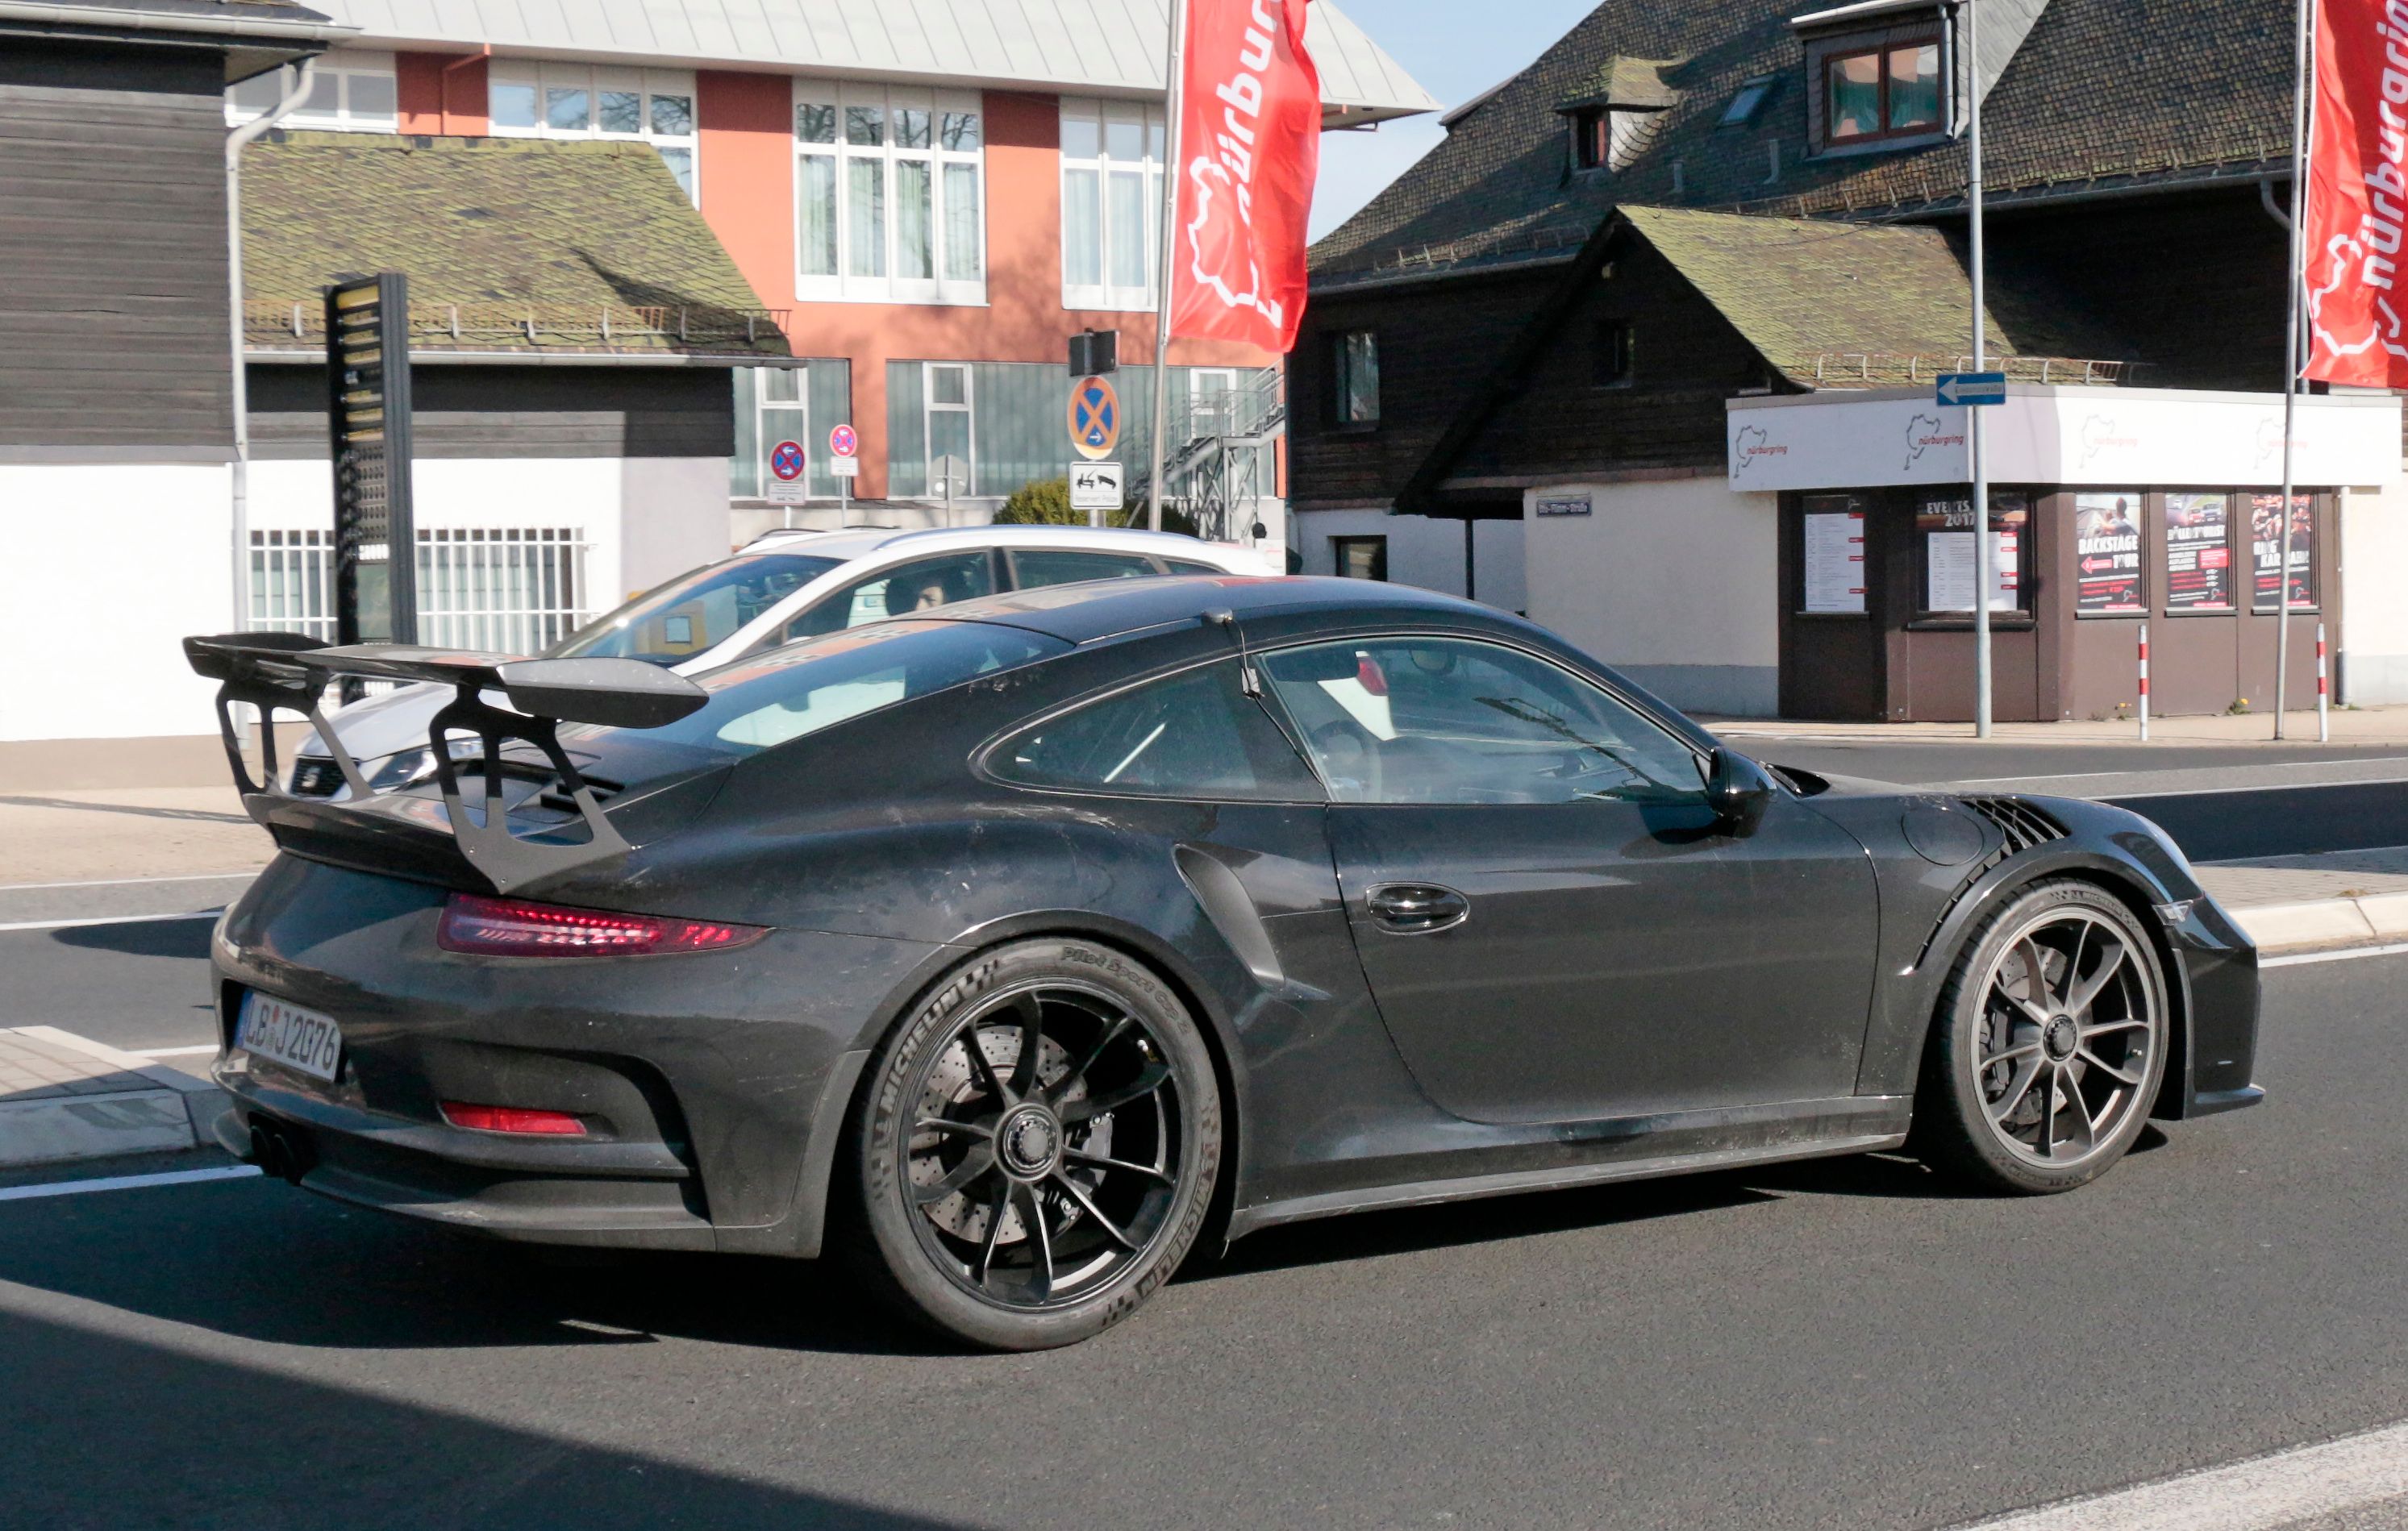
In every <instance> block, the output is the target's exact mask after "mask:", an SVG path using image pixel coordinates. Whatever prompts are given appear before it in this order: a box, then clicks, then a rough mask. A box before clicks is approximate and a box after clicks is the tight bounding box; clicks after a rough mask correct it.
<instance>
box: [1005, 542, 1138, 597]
mask: <svg viewBox="0 0 2408 1531" xmlns="http://www.w3.org/2000/svg"><path fill="white" fill-rule="evenodd" d="M1152 573H1154V560H1153V559H1151V558H1140V557H1138V556H1136V555H1134V554H1130V553H1103V552H1072V551H1043V550H1031V551H1025V552H1024V551H1014V552H1013V553H1012V555H1011V582H1012V583H1013V584H1015V585H1017V586H1019V587H1020V588H1021V589H1023V590H1034V589H1036V588H1037V587H1038V586H1039V585H1075V584H1077V583H1078V582H1079V581H1080V580H1082V579H1142V578H1144V577H1145V576H1147V575H1149V574H1152Z"/></svg>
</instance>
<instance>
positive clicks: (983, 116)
mask: <svg viewBox="0 0 2408 1531" xmlns="http://www.w3.org/2000/svg"><path fill="white" fill-rule="evenodd" d="M806 106H815V107H834V108H835V111H836V124H837V126H836V142H834V143H832V144H829V143H813V142H810V141H809V140H807V139H805V138H804V137H803V136H802V133H801V131H800V127H801V124H800V122H799V121H798V119H799V115H800V112H801V109H802V108H803V107H806ZM793 107H794V115H793V116H792V117H790V119H789V121H790V123H791V124H792V126H791V127H790V129H789V131H790V132H791V133H792V134H793V138H794V149H795V164H794V169H793V187H794V201H795V224H794V235H795V296H796V298H797V299H799V300H801V301H803V302H806V303H912V304H927V305H931V306H936V307H941V308H983V307H985V305H986V301H987V236H986V228H987V216H988V215H987V177H986V136H987V128H988V121H987V112H986V98H985V97H984V96H983V95H982V93H979V92H977V91H936V90H914V89H910V88H908V87H901V86H897V87H894V88H889V87H886V86H883V85H877V84H865V83H862V82H859V81H853V80H825V79H796V81H795V84H794V93H793ZM854 108H859V109H863V110H875V111H877V112H878V113H880V122H881V123H882V128H881V132H880V141H879V142H878V143H877V144H875V145H871V144H855V143H853V142H850V141H849V139H850V137H851V135H850V134H848V133H847V132H846V114H847V112H848V111H850V110H852V109H854ZM901 111H918V112H925V113H927V116H928V145H927V147H926V148H925V149H921V148H906V147H904V146H902V145H900V144H897V143H896V130H895V124H896V113H898V112H901ZM949 112H950V113H968V114H969V115H971V116H973V117H975V118H976V119H977V122H978V136H979V143H978V147H977V148H975V149H966V150H964V149H947V148H945V147H944V120H945V116H946V114H947V113H949ZM813 163H816V164H821V165H827V166H830V167H831V168H832V169H833V171H834V178H835V182H836V270H835V271H834V272H823V271H811V270H808V269H806V265H807V262H806V259H805V252H804V242H803V223H802V221H803V215H804V212H805V203H804V193H803V174H804V166H805V165H807V164H813ZM905 163H910V164H925V165H927V167H928V254H929V260H928V268H929V269H928V275H927V276H925V277H906V276H904V275H903V273H902V260H901V256H902V253H903V247H902V242H901V239H900V236H899V235H898V232H897V231H898V226H899V224H900V222H901V217H900V211H901V207H900V203H899V201H898V199H897V196H896V189H897V187H898V185H899V183H900V177H899V176H898V174H897V173H896V166H897V165H899V164H905ZM855 165H877V166H878V167H879V171H878V173H879V174H880V175H881V176H882V177H883V178H884V180H883V184H884V187H885V196H884V207H885V213H884V217H883V220H882V225H881V227H880V228H879V229H878V231H877V241H878V242H877V246H876V248H877V250H879V251H880V253H881V254H882V257H883V259H882V262H881V269H880V270H879V271H878V272H877V273H875V274H867V273H863V274H856V273H854V272H853V269H852V266H853V261H852V254H853V239H854V235H855V229H854V226H853V196H852V182H853V166H855ZM964 167H967V168H968V170H969V171H970V172H971V174H972V175H973V176H974V177H975V178H976V180H975V184H976V186H977V189H978V214H977V219H976V222H977V228H976V231H975V238H974V240H973V242H972V247H971V248H972V250H973V251H974V252H975V258H976V261H977V266H978V269H977V274H976V275H975V276H969V277H964V276H957V275H954V274H953V273H952V272H951V271H950V270H949V269H948V266H947V263H946V254H947V250H946V245H947V236H948V235H949V234H951V233H952V232H953V230H952V228H951V220H952V214H951V213H950V212H949V211H948V210H947V207H946V194H945V180H946V172H947V171H948V170H949V169H957V168H964Z"/></svg>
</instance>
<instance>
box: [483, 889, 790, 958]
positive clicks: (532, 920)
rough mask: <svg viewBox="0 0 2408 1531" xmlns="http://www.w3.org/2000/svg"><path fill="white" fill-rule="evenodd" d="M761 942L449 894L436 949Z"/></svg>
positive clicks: (607, 949) (727, 931)
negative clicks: (449, 900) (449, 899)
mask: <svg viewBox="0 0 2408 1531" xmlns="http://www.w3.org/2000/svg"><path fill="white" fill-rule="evenodd" d="M767 934H768V932H767V930H764V929H763V928H762V927H760V926H759V925H738V924H731V923H725V922H722V921H710V920H680V919H677V918H675V917H673V916H667V915H655V914H621V913H618V912H617V911H615V910H611V909H567V908H564V907H563V906H561V905H558V904H538V903H536V902H535V901H534V900H532V899H526V898H487V897H484V896H483V895H481V894H452V901H451V902H450V903H448V904H446V905H445V906H444V907H443V920H442V923H441V924H439V925H438V926H437V928H436V932H435V943H436V945H437V946H439V947H441V948H442V949H443V950H444V951H446V952H465V953H467V954H469V955H472V956H486V957H608V956H625V957H645V956H654V955H658V954H661V953H664V952H727V951H733V950H734V949H735V948H737V947H739V946H750V945H752V944H753V942H754V941H757V940H759V939H760V938H761V937H764V936H766V935H767Z"/></svg>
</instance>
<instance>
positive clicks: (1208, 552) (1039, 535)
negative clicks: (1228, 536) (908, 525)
mask: <svg viewBox="0 0 2408 1531" xmlns="http://www.w3.org/2000/svg"><path fill="white" fill-rule="evenodd" d="M1011 547H1045V548H1092V549H1094V550H1096V551H1098V552H1106V551H1110V552H1139V553H1151V554H1154V555H1155V556H1157V557H1161V558H1189V559H1194V560H1197V562H1199V563H1207V564H1228V563H1230V562H1232V561H1236V562H1238V563H1239V564H1240V565H1241V566H1242V565H1244V564H1245V562H1246V561H1248V560H1250V559H1253V558H1254V557H1256V556H1257V555H1255V554H1254V553H1253V552H1252V551H1250V550H1247V549H1243V548H1238V547H1234V546H1231V545H1229V544H1226V543H1219V542H1205V541H1201V540H1199V539H1197V538H1196V537H1182V536H1180V535H1179V534H1177V533H1175V532H1140V531H1136V530H1132V529H1126V528H1121V527H1111V526H1019V525H1003V526H993V525H990V526H951V527H947V526H938V527H930V528H927V529H925V530H922V531H910V532H906V531H897V530H896V529H894V528H892V527H860V528H855V529H853V530H849V531H841V532H810V531H802V530H794V531H788V530H785V529H782V528H781V529H780V530H777V531H773V532H764V533H763V534H762V535H761V536H759V537H754V538H753V540H752V541H750V542H748V543H746V544H745V545H744V547H743V550H742V551H743V552H748V553H750V552H767V551H771V550H773V549H775V550H781V551H789V552H809V553H810V554H811V556H813V557H814V558H840V559H843V560H845V561H846V562H848V563H850V562H851V561H852V560H853V559H856V558H867V557H868V556H869V555H870V554H872V553H875V552H886V551H894V552H906V551H909V552H945V551H950V550H952V549H955V548H1011ZM739 556H740V554H739Z"/></svg>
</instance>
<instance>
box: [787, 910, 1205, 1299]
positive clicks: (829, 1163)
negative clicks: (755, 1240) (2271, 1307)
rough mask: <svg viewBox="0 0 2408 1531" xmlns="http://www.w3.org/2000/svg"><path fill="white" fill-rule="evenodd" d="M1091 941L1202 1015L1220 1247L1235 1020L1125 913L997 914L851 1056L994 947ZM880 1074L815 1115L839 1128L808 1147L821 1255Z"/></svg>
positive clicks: (807, 1193) (876, 1019)
mask: <svg viewBox="0 0 2408 1531" xmlns="http://www.w3.org/2000/svg"><path fill="white" fill-rule="evenodd" d="M1048 939H1053V940H1078V941H1091V942H1094V943H1095V944H1097V945H1099V946H1107V947H1110V948H1111V949H1112V950H1114V951H1116V952H1120V953H1121V954H1122V955H1123V956H1125V957H1128V958H1129V959H1131V960H1132V961H1135V962H1138V963H1140V964H1142V965H1143V966H1145V967H1146V968H1147V969H1148V970H1149V971H1151V972H1152V973H1153V974H1154V976H1155V977H1156V978H1157V979H1159V980H1161V981H1162V982H1163V983H1164V984H1166V985H1167V986H1168V988H1169V989H1170V992H1171V993H1172V994H1174V995H1176V996H1177V997H1178V999H1179V1002H1180V1003H1181V1004H1183V1005H1184V1006H1186V1007H1187V1009H1188V1013H1189V1014H1191V1015H1193V1016H1195V1017H1196V1018H1197V1032H1198V1033H1199V1034H1200V1035H1201V1036H1202V1037H1203V1038H1204V1049H1205V1052H1207V1053H1208V1054H1210V1056H1211V1060H1212V1072H1213V1085H1214V1088H1215V1090H1216V1091H1217V1092H1218V1094H1219V1095H1220V1097H1221V1164H1220V1170H1219V1173H1218V1175H1217V1176H1216V1178H1215V1180H1214V1184H1213V1187H1212V1199H1211V1203H1210V1204H1208V1206H1207V1208H1206V1210H1205V1217H1204V1223H1203V1227H1202V1229H1201V1230H1200V1231H1199V1232H1198V1233H1197V1239H1196V1246H1195V1247H1196V1249H1197V1250H1198V1251H1201V1250H1204V1249H1206V1248H1208V1247H1210V1248H1211V1249H1214V1250H1218V1249H1220V1248H1222V1247H1224V1246H1225V1245H1226V1241H1227V1240H1226V1230H1227V1228H1228V1224H1229V1217H1230V1214H1231V1212H1232V1211H1233V1210H1234V1209H1235V1207H1236V1205H1237V1186H1238V1180H1239V1169H1240V1166H1241V1165H1242V1164H1243V1162H1244V1154H1243V1142H1244V1135H1245V1130H1246V1123H1245V1116H1244V1110H1243V1099H1244V1091H1243V1089H1242V1087H1241V1081H1242V1080H1243V1077H1244V1071H1243V1066H1242V1065H1241V1063H1240V1056H1241V1055H1240V1052H1239V1051H1238V1048H1237V1045H1236V1039H1235V1036H1234V1027H1233V1026H1232V1023H1231V1021H1230V1017H1229V1014H1228V1011H1227V1009H1226V1005H1225V1003H1224V1002H1223V1000H1222V999H1221V997H1220V996H1219V995H1218V994H1215V992H1214V991H1213V989H1212V988H1211V985H1210V984H1209V983H1208V982H1206V981H1205V980H1204V979H1203V976H1202V975H1201V974H1200V973H1198V972H1197V971H1196V969H1195V967H1194V966H1193V964H1191V963H1189V962H1187V961H1186V960H1185V959H1183V957H1182V956H1181V955H1180V954H1179V953H1178V952H1176V951H1174V950H1173V949H1171V948H1170V946H1169V945H1168V943H1167V942H1164V941H1162V940H1160V939H1159V938H1158V937H1153V936H1151V935H1149V934H1148V933H1147V932H1145V931H1143V930H1142V929H1140V928H1139V927H1137V926H1134V925H1131V924H1128V923H1126V922H1124V921H1119V920H1114V919H1112V918H1111V917H1110V916H1108V915H1101V914H1097V913H1095V912H1093V911H1091V910H1082V909H1076V910H1073V909H1066V910H1048V911H1042V912H1033V913H1026V914H1017V915H1012V916H1011V917H1009V918H1006V919H1002V920H997V921H994V922H992V923H988V924H985V925H982V926H980V927H979V928H978V929H977V930H975V931H973V932H969V933H968V934H966V935H965V936H963V937H961V938H960V939H958V940H955V941H952V942H949V943H947V944H946V945H944V946H941V947H939V948H938V949H936V951H935V952H932V953H931V954H930V956H929V959H928V960H927V961H925V962H924V963H922V964H921V965H920V966H919V967H918V968H916V969H915V970H914V971H913V972H912V973H911V974H910V976H909V977H907V978H906V979H905V980H903V981H902V982H900V983H898V984H896V986H895V990H894V993H893V994H892V995H890V997H889V998H888V1000H887V1001H886V1003H885V1004H883V1005H882V1006H881V1007H879V1009H878V1010H877V1011H876V1012H875V1013H874V1014H873V1015H872V1016H871V1018H870V1020H869V1022H868V1023H867V1024H866V1025H865V1026H864V1027H863V1028H862V1030H861V1033H860V1034H859V1036H858V1037H856V1038H855V1040H854V1042H853V1049H852V1050H851V1051H850V1052H848V1053H847V1054H846V1055H847V1056H848V1057H851V1056H855V1055H858V1056H860V1057H862V1058H863V1059H865V1060H874V1059H875V1057H876V1055H877V1053H878V1052H879V1051H880V1050H881V1049H882V1048H883V1047H885V1045H886V1043H887V1042H888V1040H889V1039H890V1038H892V1037H894V1035H895V1032H896V1028H897V1027H898V1026H901V1025H902V1024H904V1023H906V1022H907V1021H909V1020H910V1017H912V1016H914V1015H916V1014H918V1013H919V1011H920V1009H921V1007H922V1006H924V1005H925V1004H926V1003H927V1001H928V1000H929V998H930V997H931V996H932V995H934V994H936V993H937V992H938V990H939V989H940V988H941V987H942V986H943V985H944V984H946V983H947V982H949V981H951V980H952V979H953V975H954V974H956V973H958V972H960V971H961V970H962V969H963V968H964V967H967V966H969V965H971V964H972V963H975V962H977V961H978V960H979V959H981V958H982V957H984V956H986V955H987V954H989V953H990V952H996V951H999V950H1001V949H1002V948H1004V947H1007V946H1011V945H1012V944H1014V943H1015V942H1019V941H1028V940H1048ZM875 1083H876V1071H875V1070H874V1069H872V1068H870V1067H868V1066H867V1065H866V1063H865V1064H864V1065H863V1066H858V1067H857V1068H856V1069H855V1072H854V1077H853V1080H852V1081H851V1084H850V1086H849V1087H848V1089H847V1091H846V1095H845V1099H844V1102H843V1109H841V1110H840V1111H837V1112H834V1113H832V1116H831V1120H829V1121H828V1122H826V1123H824V1124H823V1123H819V1122H814V1123H813V1124H812V1128H811V1136H812V1138H813V1139H814V1140H815V1141H816V1140H817V1139H818V1138H819V1135H820V1134H821V1133H822V1132H823V1131H825V1132H830V1133H832V1134H834V1137H833V1139H832V1152H822V1153H813V1152H810V1149H809V1148H807V1149H806V1152H805V1169H804V1173H803V1176H802V1183H800V1184H798V1185H797V1186H796V1217H797V1220H798V1221H797V1226H796V1246H797V1247H796V1252H797V1253H799V1254H803V1255H806V1256H816V1255H818V1254H819V1253H820V1252H822V1245H823V1243H824V1238H825V1234H826V1229H827V1225H828V1222H829V1214H830V1212H831V1211H832V1210H833V1209H834V1208H835V1206H836V1204H837V1202H838V1200H839V1196H838V1187H839V1179H838V1178H839V1176H840V1175H842V1174H843V1173H844V1167H845V1166H846V1164H847V1163H848V1162H849V1158H848V1155H849V1145H850V1144H851V1143H852V1142H853V1139H854V1137H855V1129H856V1128H857V1126H858V1125H859V1123H860V1117H861V1111H862V1108H863V1106H864V1104H865V1103H866V1102H867V1100H868V1098H869V1093H870V1090H871V1089H872V1087H873V1086H874V1085H875Z"/></svg>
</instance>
